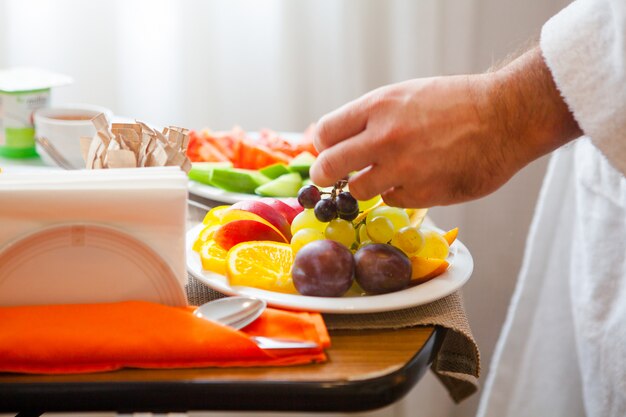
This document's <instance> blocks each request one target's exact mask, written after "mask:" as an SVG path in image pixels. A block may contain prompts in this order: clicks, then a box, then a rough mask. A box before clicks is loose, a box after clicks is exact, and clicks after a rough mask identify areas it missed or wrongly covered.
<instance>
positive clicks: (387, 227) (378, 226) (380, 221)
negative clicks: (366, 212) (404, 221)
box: [367, 216, 394, 243]
mask: <svg viewBox="0 0 626 417" xmlns="http://www.w3.org/2000/svg"><path fill="white" fill-rule="evenodd" d="M367 234H368V236H369V237H370V238H371V239H372V241H373V242H375V243H387V242H389V241H390V240H391V238H392V237H393V234H394V231H393V224H392V223H391V220H389V219H388V218H387V217H383V216H378V217H374V218H373V219H372V220H370V221H369V222H368V223H367Z"/></svg>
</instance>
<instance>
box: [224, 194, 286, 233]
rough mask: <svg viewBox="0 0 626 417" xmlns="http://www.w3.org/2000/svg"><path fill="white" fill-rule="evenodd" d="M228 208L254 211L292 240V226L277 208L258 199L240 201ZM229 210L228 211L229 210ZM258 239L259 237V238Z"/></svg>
mask: <svg viewBox="0 0 626 417" xmlns="http://www.w3.org/2000/svg"><path fill="white" fill-rule="evenodd" d="M228 210H243V211H248V212H250V213H254V214H256V215H258V216H259V217H262V218H263V219H264V220H267V222H268V223H270V224H271V225H272V226H274V227H275V228H276V229H278V231H279V232H280V233H282V234H283V236H285V238H286V239H287V242H289V241H291V226H290V224H289V222H288V221H287V219H286V218H285V217H284V216H283V215H282V214H280V213H279V212H278V211H277V210H276V209H275V208H273V207H271V206H269V205H267V204H265V203H263V202H262V201H258V200H244V201H239V202H237V203H235V204H233V205H232V206H230V209H228ZM228 210H227V211H228ZM257 240H258V239H257Z"/></svg>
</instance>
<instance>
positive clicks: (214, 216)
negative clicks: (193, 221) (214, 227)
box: [202, 206, 230, 225]
mask: <svg viewBox="0 0 626 417" xmlns="http://www.w3.org/2000/svg"><path fill="white" fill-rule="evenodd" d="M229 208H230V206H217V207H213V208H212V209H211V210H209V211H208V212H207V214H206V215H205V216H204V220H202V224H206V225H209V224H219V223H221V218H222V215H223V212H224V210H226V209H229Z"/></svg>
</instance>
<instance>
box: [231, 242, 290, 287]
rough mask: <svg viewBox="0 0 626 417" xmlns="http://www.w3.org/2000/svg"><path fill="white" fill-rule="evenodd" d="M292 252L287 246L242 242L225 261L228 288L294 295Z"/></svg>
mask: <svg viewBox="0 0 626 417" xmlns="http://www.w3.org/2000/svg"><path fill="white" fill-rule="evenodd" d="M292 264H293V252H292V250H291V246H290V245H289V244H288V243H280V242H271V241H253V242H242V243H239V244H237V245H235V246H233V247H232V248H231V249H230V250H229V251H228V255H227V257H226V269H227V276H228V279H229V281H230V285H244V286H247V287H255V288H261V289H264V290H270V291H276V292H283V293H290V294H296V293H297V291H296V288H295V287H294V285H293V281H292V280H291V265H292Z"/></svg>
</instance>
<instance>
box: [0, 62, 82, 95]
mask: <svg viewBox="0 0 626 417" xmlns="http://www.w3.org/2000/svg"><path fill="white" fill-rule="evenodd" d="M73 81H74V80H73V79H72V78H71V77H68V76H67V75H63V74H57V73H54V72H51V71H47V70H43V69H39V68H22V67H19V68H9V69H3V70H0V92H7V93H19V92H23V91H33V90H44V89H48V88H51V87H59V86H62V85H67V84H71V83H72V82H73Z"/></svg>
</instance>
